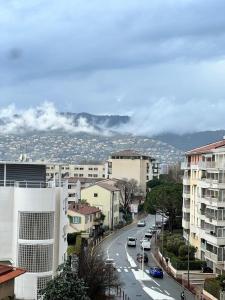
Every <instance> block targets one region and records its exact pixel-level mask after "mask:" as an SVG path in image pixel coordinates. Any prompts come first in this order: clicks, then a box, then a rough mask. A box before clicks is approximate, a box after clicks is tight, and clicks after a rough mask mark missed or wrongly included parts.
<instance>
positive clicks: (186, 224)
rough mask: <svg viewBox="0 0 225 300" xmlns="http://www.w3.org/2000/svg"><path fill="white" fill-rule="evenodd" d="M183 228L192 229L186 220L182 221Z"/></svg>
mask: <svg viewBox="0 0 225 300" xmlns="http://www.w3.org/2000/svg"><path fill="white" fill-rule="evenodd" d="M182 227H183V228H184V229H190V221H187V220H185V219H182Z"/></svg>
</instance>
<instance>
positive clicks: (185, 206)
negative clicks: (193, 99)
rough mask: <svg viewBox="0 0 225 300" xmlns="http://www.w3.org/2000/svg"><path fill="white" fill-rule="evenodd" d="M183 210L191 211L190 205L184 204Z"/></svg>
mask: <svg viewBox="0 0 225 300" xmlns="http://www.w3.org/2000/svg"><path fill="white" fill-rule="evenodd" d="M182 210H183V212H186V213H190V205H183V208H182Z"/></svg>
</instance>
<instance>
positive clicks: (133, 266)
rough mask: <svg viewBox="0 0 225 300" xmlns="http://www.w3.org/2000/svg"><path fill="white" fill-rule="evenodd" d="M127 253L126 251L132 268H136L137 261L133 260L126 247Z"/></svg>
mask: <svg viewBox="0 0 225 300" xmlns="http://www.w3.org/2000/svg"><path fill="white" fill-rule="evenodd" d="M125 251H126V254H127V259H128V261H129V263H130V265H131V267H132V268H136V267H137V265H136V263H135V261H134V260H133V258H132V257H131V256H130V255H129V253H128V252H127V247H126V246H125Z"/></svg>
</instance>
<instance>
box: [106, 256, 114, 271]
mask: <svg viewBox="0 0 225 300" xmlns="http://www.w3.org/2000/svg"><path fill="white" fill-rule="evenodd" d="M105 265H106V266H107V267H113V268H114V269H116V263H115V262H114V259H113V258H107V259H106V260H105Z"/></svg>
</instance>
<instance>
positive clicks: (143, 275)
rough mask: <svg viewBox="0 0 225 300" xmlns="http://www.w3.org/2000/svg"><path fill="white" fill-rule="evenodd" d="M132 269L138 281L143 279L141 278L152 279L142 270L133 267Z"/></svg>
mask: <svg viewBox="0 0 225 300" xmlns="http://www.w3.org/2000/svg"><path fill="white" fill-rule="evenodd" d="M131 271H132V272H133V274H134V277H135V279H136V280H138V281H141V280H145V281H152V279H151V278H150V277H149V276H148V275H147V274H146V273H145V272H143V271H142V270H138V271H136V270H133V269H131Z"/></svg>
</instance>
